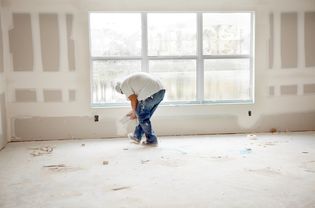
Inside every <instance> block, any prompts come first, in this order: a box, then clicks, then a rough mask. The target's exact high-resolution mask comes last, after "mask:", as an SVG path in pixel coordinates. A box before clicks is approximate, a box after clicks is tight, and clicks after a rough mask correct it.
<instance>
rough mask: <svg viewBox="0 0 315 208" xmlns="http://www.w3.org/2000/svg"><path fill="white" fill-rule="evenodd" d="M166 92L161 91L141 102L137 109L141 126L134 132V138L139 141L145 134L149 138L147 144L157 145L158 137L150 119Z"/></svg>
mask: <svg viewBox="0 0 315 208" xmlns="http://www.w3.org/2000/svg"><path fill="white" fill-rule="evenodd" d="M164 95H165V90H160V91H158V92H157V93H155V94H153V95H152V96H150V97H148V98H147V99H145V100H142V101H139V102H138V106H137V109H136V114H137V117H138V121H139V124H138V126H136V129H135V131H134V134H133V135H134V137H136V138H137V139H138V140H139V141H140V140H141V137H142V136H143V134H145V136H146V138H147V143H153V144H155V143H157V137H156V135H155V133H154V131H153V129H152V126H151V121H150V118H151V116H152V115H153V113H154V111H155V110H156V108H157V107H158V105H159V104H160V102H161V101H162V100H163V98H164Z"/></svg>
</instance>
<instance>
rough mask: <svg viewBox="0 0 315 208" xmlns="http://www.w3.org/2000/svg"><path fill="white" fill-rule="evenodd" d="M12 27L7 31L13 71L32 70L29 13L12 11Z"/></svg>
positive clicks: (31, 39)
mask: <svg viewBox="0 0 315 208" xmlns="http://www.w3.org/2000/svg"><path fill="white" fill-rule="evenodd" d="M12 16H13V17H12V18H13V29H12V30H10V31H9V37H10V52H11V55H12V61H13V66H12V67H13V70H14V71H32V70H33V38H32V27H31V15H30V14H27V13H13V14H12Z"/></svg>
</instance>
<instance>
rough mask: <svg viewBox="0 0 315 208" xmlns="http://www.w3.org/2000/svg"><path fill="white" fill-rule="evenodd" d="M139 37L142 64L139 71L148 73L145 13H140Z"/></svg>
mask: <svg viewBox="0 0 315 208" xmlns="http://www.w3.org/2000/svg"><path fill="white" fill-rule="evenodd" d="M141 35H142V38H141V40H142V47H141V55H142V63H141V71H142V72H149V60H148V22H147V13H145V12H143V13H141Z"/></svg>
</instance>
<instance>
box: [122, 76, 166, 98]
mask: <svg viewBox="0 0 315 208" xmlns="http://www.w3.org/2000/svg"><path fill="white" fill-rule="evenodd" d="M120 89H121V91H122V92H123V93H124V94H125V95H126V97H127V98H128V97H129V96H130V95H133V94H135V95H137V99H138V100H139V101H141V100H145V99H147V98H148V97H150V96H151V95H153V94H154V93H157V92H158V91H160V90H162V89H164V88H163V86H162V84H161V82H160V80H158V79H156V78H154V77H152V76H151V75H150V74H148V73H142V72H140V73H135V74H132V75H130V76H128V77H126V78H125V79H124V80H123V81H122V82H121V85H120Z"/></svg>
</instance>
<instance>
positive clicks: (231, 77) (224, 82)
mask: <svg viewBox="0 0 315 208" xmlns="http://www.w3.org/2000/svg"><path fill="white" fill-rule="evenodd" d="M204 68H205V76H204V79H205V81H204V93H205V94H204V97H205V100H212V101H215V100H249V99H250V60H249V59H210V60H209V59H208V60H205V63H204Z"/></svg>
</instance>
